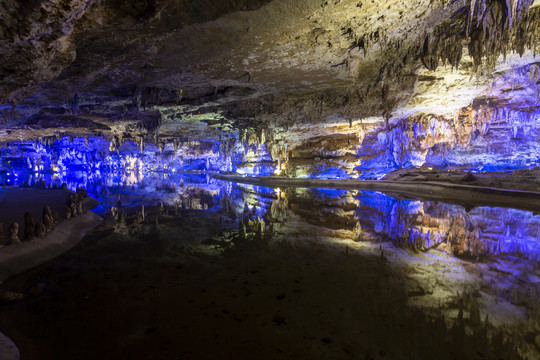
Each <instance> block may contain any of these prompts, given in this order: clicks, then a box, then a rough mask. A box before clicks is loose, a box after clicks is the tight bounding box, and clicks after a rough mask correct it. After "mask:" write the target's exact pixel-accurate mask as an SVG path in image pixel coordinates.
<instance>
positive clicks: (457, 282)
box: [0, 172, 540, 326]
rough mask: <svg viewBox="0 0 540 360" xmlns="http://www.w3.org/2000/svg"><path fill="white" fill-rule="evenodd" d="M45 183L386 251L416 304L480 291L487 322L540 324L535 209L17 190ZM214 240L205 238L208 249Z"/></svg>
mask: <svg viewBox="0 0 540 360" xmlns="http://www.w3.org/2000/svg"><path fill="white" fill-rule="evenodd" d="M40 178H41V179H43V180H44V181H45V183H47V184H55V185H60V184H61V183H62V182H65V183H66V184H67V185H68V187H69V188H71V189H76V188H78V187H80V186H82V187H84V188H86V189H87V191H88V193H89V195H90V196H92V197H94V198H96V199H97V200H98V201H100V203H101V205H100V206H99V207H98V208H96V209H94V211H95V212H97V213H98V214H101V215H103V216H106V217H110V216H111V215H110V214H111V208H112V207H113V206H114V207H118V208H119V209H120V211H126V212H131V214H134V213H135V212H136V211H137V210H138V209H139V208H141V206H142V205H144V206H145V207H147V208H152V207H161V208H163V207H169V208H171V209H174V210H175V211H165V212H163V213H162V214H165V215H166V216H183V215H182V213H181V212H179V211H178V210H179V209H182V210H190V211H201V212H204V215H205V216H219V217H227V218H229V219H231V220H232V221H233V222H235V223H233V225H232V228H238V229H242V226H246V227H247V225H248V223H249V221H250V220H251V221H252V222H253V223H254V224H255V221H257V223H256V225H257V226H258V224H260V223H259V221H260V220H259V219H262V220H263V222H264V223H263V225H264V226H265V227H266V228H267V229H270V228H271V233H272V236H273V241H288V242H292V243H295V244H298V245H304V246H311V245H312V244H317V241H324V242H326V243H328V242H330V243H332V242H335V243H336V244H337V243H339V244H340V245H342V246H343V247H344V248H350V249H356V250H355V251H360V252H361V251H363V250H362V249H367V248H368V247H369V248H370V249H371V250H373V249H375V251H378V249H379V247H380V249H381V257H384V256H385V257H384V259H386V260H389V263H392V264H396V266H401V268H400V271H401V272H402V273H404V274H406V277H407V281H408V283H409V287H410V290H409V292H410V293H411V294H422V296H420V297H418V296H417V295H414V296H415V300H418V298H421V300H418V302H420V303H421V304H422V305H424V306H426V307H428V308H436V307H437V306H438V307H439V308H443V307H445V311H446V312H445V313H444V314H445V315H448V317H452V316H453V317H454V319H455V318H456V317H457V310H456V305H455V304H456V303H458V302H459V301H461V300H460V296H463V293H464V292H466V293H469V294H470V293H474V294H476V295H475V296H477V297H478V298H479V299H480V300H479V302H480V307H481V310H480V311H481V314H482V317H484V316H485V315H486V314H489V318H490V319H492V320H491V321H494V322H498V323H499V324H503V325H504V324H513V325H515V324H516V323H526V322H527V321H532V323H533V326H538V325H540V317H538V319H537V320H535V315H534V314H535V313H538V314H540V310H539V309H540V305H539V303H538V293H540V285H539V284H540V280H539V279H540V268H539V266H538V259H539V254H540V216H539V215H537V214H534V213H533V212H530V211H524V210H517V209H511V208H501V207H477V208H473V209H466V208H465V207H462V206H459V205H451V204H446V203H443V202H437V201H419V200H410V199H404V198H396V197H393V196H389V195H386V194H384V193H381V192H377V191H358V190H340V189H306V188H283V189H280V188H269V187H261V186H254V185H245V184H236V183H230V182H224V181H220V180H216V179H213V178H212V177H210V176H209V175H208V174H205V173H198V174H193V173H180V172H177V173H158V172H152V173H146V174H145V175H144V176H141V175H139V174H137V173H132V172H109V173H101V174H97V173H96V174H93V175H91V176H89V175H87V174H85V173H77V172H73V173H68V174H61V175H58V174H42V175H41V176H35V175H34V174H29V175H28V176H27V177H22V176H19V177H17V178H16V179H15V185H20V184H24V183H25V182H28V183H29V184H30V185H32V184H35V183H37V182H38V180H39V179H40ZM0 182H1V179H0ZM149 211H151V210H149ZM136 221H137V220H133V218H128V219H127V221H126V223H127V226H128V227H129V226H131V225H133V227H134V228H136V229H138V230H136V231H140V229H141V228H140V224H141V222H140V221H139V222H138V223H137V222H136ZM156 223H157V222H156ZM220 223H221V221H220ZM227 226H229V227H230V226H231V222H229V223H228V225H227ZM170 230H171V231H173V232H174V231H175V230H174V229H170ZM164 231H165V230H164ZM215 232H216V233H217V232H218V231H215ZM173 239H174V238H173ZM206 240H207V239H198V240H197V241H200V244H201V246H205V245H204V243H205V241H206ZM178 241H181V240H178ZM229 243H230V242H229ZM211 244H212V245H211V246H212V247H215V242H211ZM383 250H384V251H383ZM372 252H373V251H372ZM383 253H384V254H383ZM218 254H219V252H218ZM419 289H420V290H419ZM460 294H461V295H460ZM445 304H446V305H445ZM501 304H503V305H501ZM441 311H442V310H441ZM516 314H518V315H516ZM531 314H532V315H531ZM516 319H517V320H516ZM535 321H536V322H535Z"/></svg>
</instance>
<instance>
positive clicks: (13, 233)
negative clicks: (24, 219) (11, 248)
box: [8, 222, 21, 245]
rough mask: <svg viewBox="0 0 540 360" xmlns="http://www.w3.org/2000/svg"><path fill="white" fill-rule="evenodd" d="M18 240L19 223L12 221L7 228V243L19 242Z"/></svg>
mask: <svg viewBox="0 0 540 360" xmlns="http://www.w3.org/2000/svg"><path fill="white" fill-rule="evenodd" d="M20 242H21V241H20V240H19V224H18V223H16V222H14V223H12V224H11V225H10V226H9V229H8V244H9V245H11V244H17V243H20Z"/></svg>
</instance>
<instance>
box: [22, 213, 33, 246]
mask: <svg viewBox="0 0 540 360" xmlns="http://www.w3.org/2000/svg"><path fill="white" fill-rule="evenodd" d="M32 237H34V217H33V216H32V214H31V213H30V212H28V211H27V212H25V213H24V239H25V240H29V239H31V238H32Z"/></svg>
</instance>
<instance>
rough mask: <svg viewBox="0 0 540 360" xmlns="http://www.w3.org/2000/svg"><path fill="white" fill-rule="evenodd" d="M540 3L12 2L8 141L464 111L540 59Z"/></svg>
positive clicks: (6, 45)
mask: <svg viewBox="0 0 540 360" xmlns="http://www.w3.org/2000/svg"><path fill="white" fill-rule="evenodd" d="M539 9H540V1H538V0H536V1H533V0H506V1H504V0H497V1H496V0H493V1H491V0H476V1H475V0H472V1H469V0H465V1H463V0H459V1H450V0H410V1H401V0H386V1H358V0H355V1H353V0H328V1H324V0H273V1H271V0H224V1H211V0H137V1H129V2H126V1H119V0H109V1H99V0H33V1H24V2H22V1H12V0H4V1H2V2H0V12H1V14H2V17H1V18H0V36H1V39H0V63H1V64H2V65H1V66H0V79H1V80H0V103H1V104H2V105H1V107H0V111H1V112H2V116H1V118H0V123H2V124H1V126H2V129H1V130H0V131H2V137H3V140H2V142H6V141H14V140H16V139H19V140H20V139H22V138H25V137H28V138H32V137H36V136H38V135H39V136H43V135H53V134H54V133H58V132H59V131H68V132H69V131H71V132H73V133H74V134H86V133H97V132H100V133H104V134H107V133H108V132H109V130H110V131H111V133H112V132H118V131H122V132H133V131H142V130H143V129H144V131H149V130H151V129H161V130H160V131H162V132H164V133H169V134H171V135H172V134H175V135H177V136H181V137H185V138H188V139H190V138H191V139H194V138H200V139H202V138H205V139H217V138H221V137H223V136H229V135H230V134H233V133H234V132H235V131H238V130H239V129H241V128H244V127H250V126H251V127H256V126H264V124H273V123H279V124H281V125H283V124H284V125H285V126H288V125H292V124H296V123H306V124H319V123H324V122H325V121H327V120H328V119H329V118H332V117H334V118H335V117H336V116H337V117H340V118H342V119H344V120H345V121H349V120H351V119H358V118H369V117H380V118H383V119H385V121H387V122H388V121H392V119H397V118H400V117H404V116H413V115H414V114H417V113H420V112H423V113H425V112H431V113H436V114H446V113H450V112H455V111H459V109H461V108H463V107H465V106H468V105H471V104H473V103H474V101H478V100H477V99H479V98H482V96H484V97H485V96H486V94H487V93H488V92H490V91H491V92H493V89H492V87H493V84H494V79H495V80H496V79H497V77H498V76H499V77H500V76H503V75H501V72H503V73H504V71H505V69H516V68H519V67H523V66H527V65H530V64H533V63H538V62H539V61H540V58H539V57H538V56H537V50H538V49H537V44H538V41H539V40H538V39H539V34H540V30H539V28H540V25H539V22H540V20H539V19H540V15H539V14H540V11H539ZM498 74H499V75H498ZM536 91H538V87H536ZM533 92H534V91H533ZM532 96H534V94H532ZM536 96H538V94H536ZM475 99H476V100H475ZM289 123H290V124H289ZM261 124H262V125H261Z"/></svg>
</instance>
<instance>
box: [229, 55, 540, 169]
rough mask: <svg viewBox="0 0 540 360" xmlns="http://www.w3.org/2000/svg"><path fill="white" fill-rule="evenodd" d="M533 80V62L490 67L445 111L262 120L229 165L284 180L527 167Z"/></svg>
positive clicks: (534, 153) (539, 68) (537, 137)
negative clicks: (466, 99) (261, 130)
mask: <svg viewBox="0 0 540 360" xmlns="http://www.w3.org/2000/svg"><path fill="white" fill-rule="evenodd" d="M539 81H540V64H539V63H532V64H529V65H526V66H522V67H517V68H514V69H510V70H505V71H500V72H495V73H494V80H493V83H492V84H491V86H490V87H488V88H487V89H486V90H485V91H484V92H482V93H481V94H480V95H479V96H476V97H475V98H474V100H473V101H472V102H471V104H470V105H469V106H467V107H463V108H461V109H459V110H458V111H455V112H450V113H447V114H446V113H445V114H440V113H431V112H429V111H423V112H416V113H414V114H413V115H409V116H402V117H398V118H393V119H390V121H389V122H386V121H385V120H384V119H383V118H381V117H371V118H364V119H345V118H344V117H342V116H340V115H334V116H331V117H329V118H328V119H327V121H326V122H325V123H318V124H311V125H308V124H305V123H303V122H302V121H298V122H297V123H294V124H292V125H290V126H280V125H276V126H272V125H269V126H268V129H267V136H266V139H265V140H266V141H264V146H262V145H261V144H259V143H258V144H257V145H256V146H252V148H251V150H250V151H245V150H244V151H242V149H240V148H239V147H237V148H236V152H235V154H236V157H237V158H236V169H237V170H238V171H239V172H242V173H248V174H259V173H261V174H262V173H264V174H266V173H269V172H270V171H269V170H270V168H271V166H274V169H275V170H274V172H275V173H276V174H277V173H282V174H286V175H288V176H292V177H321V178H357V177H359V178H381V177H383V176H384V175H385V174H386V173H388V172H390V171H393V170H397V169H401V168H413V167H419V166H429V167H434V168H438V169H443V170H474V171H494V170H514V169H526V168H532V167H535V166H537V165H538V164H539V160H540V106H539V105H538V104H539V100H540V85H539ZM454 93H455V92H454ZM441 101H443V100H441ZM259 140H261V139H260V138H259ZM245 148H246V147H245V145H244V146H243V149H245ZM257 163H258V164H257ZM250 169H252V170H250ZM253 169H264V170H265V171H254V170H253ZM233 170H234V169H233Z"/></svg>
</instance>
